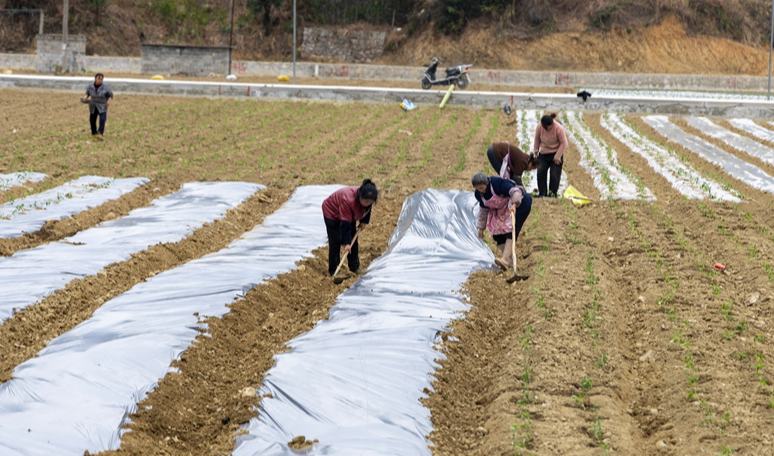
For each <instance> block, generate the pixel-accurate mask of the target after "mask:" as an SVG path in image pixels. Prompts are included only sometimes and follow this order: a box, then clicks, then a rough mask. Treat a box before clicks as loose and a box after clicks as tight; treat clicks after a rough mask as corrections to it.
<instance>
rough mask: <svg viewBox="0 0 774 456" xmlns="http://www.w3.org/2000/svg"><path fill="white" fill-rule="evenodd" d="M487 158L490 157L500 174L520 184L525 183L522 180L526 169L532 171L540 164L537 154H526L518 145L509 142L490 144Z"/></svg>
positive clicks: (495, 169) (496, 171)
mask: <svg viewBox="0 0 774 456" xmlns="http://www.w3.org/2000/svg"><path fill="white" fill-rule="evenodd" d="M486 158H487V159H489V163H491V165H492V168H494V172H495V173H497V175H498V176H500V177H502V178H503V179H510V180H512V181H514V182H516V183H517V184H519V185H524V184H523V183H522V181H521V175H522V174H523V173H524V171H532V170H533V169H536V168H537V165H538V161H537V159H536V156H535V155H531V154H525V153H524V152H522V150H521V149H520V148H519V147H518V146H515V145H513V144H510V143H507V142H496V143H494V144H492V145H490V146H489V148H488V149H487V150H486Z"/></svg>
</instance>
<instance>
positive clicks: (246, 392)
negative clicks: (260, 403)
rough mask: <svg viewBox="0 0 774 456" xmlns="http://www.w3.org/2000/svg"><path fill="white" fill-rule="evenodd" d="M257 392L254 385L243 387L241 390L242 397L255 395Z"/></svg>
mask: <svg viewBox="0 0 774 456" xmlns="http://www.w3.org/2000/svg"><path fill="white" fill-rule="evenodd" d="M255 394H256V392H255V388H253V387H252V386H248V387H245V388H242V391H240V392H239V395H240V396H242V397H255Z"/></svg>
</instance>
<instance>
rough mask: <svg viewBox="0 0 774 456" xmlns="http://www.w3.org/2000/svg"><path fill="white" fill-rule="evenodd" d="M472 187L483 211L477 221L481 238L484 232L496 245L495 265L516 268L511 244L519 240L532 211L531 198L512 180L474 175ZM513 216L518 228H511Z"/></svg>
mask: <svg viewBox="0 0 774 456" xmlns="http://www.w3.org/2000/svg"><path fill="white" fill-rule="evenodd" d="M471 183H472V184H473V188H474V189H475V193H474V195H475V197H476V200H477V201H478V205H479V207H480V210H479V212H478V219H477V221H476V228H477V229H478V237H479V239H483V238H484V229H487V230H488V231H489V233H490V234H491V235H492V238H493V239H494V241H495V243H496V244H497V257H496V258H495V263H496V264H497V265H498V266H499V267H500V268H502V269H503V270H506V269H508V268H509V267H510V266H511V265H512V264H513V257H512V254H511V252H512V249H511V243H512V242H516V241H517V240H518V239H519V233H521V229H522V227H523V226H524V222H526V221H527V217H529V213H530V211H531V210H532V196H530V194H529V193H528V192H527V190H526V189H525V188H524V187H522V186H521V185H518V184H516V183H515V182H513V181H512V180H510V179H503V178H501V177H497V176H492V177H489V176H487V175H486V174H484V173H477V174H475V175H474V176H473V178H472V179H471ZM511 213H515V216H516V226H515V227H514V226H512V225H511ZM514 234H515V237H514Z"/></svg>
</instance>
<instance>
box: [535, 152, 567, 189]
mask: <svg viewBox="0 0 774 456" xmlns="http://www.w3.org/2000/svg"><path fill="white" fill-rule="evenodd" d="M554 155H556V154H541V155H538V167H537V184H538V196H548V195H549V193H548V192H550V195H551V196H556V195H557V193H559V181H561V179H562V165H563V164H564V160H562V163H560V164H558V165H557V164H555V163H554ZM549 170H550V171H551V178H550V180H549V182H548V189H546V177H548V172H549Z"/></svg>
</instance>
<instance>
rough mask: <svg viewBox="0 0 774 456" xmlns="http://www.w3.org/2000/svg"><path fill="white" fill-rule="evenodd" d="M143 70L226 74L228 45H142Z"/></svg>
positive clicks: (197, 74)
mask: <svg viewBox="0 0 774 456" xmlns="http://www.w3.org/2000/svg"><path fill="white" fill-rule="evenodd" d="M141 62H142V72H143V73H148V74H153V73H162V74H185V75H190V76H207V75H209V74H224V75H225V74H226V72H227V71H228V47H211V46H175V45H166V44H143V45H142V59H141Z"/></svg>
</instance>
